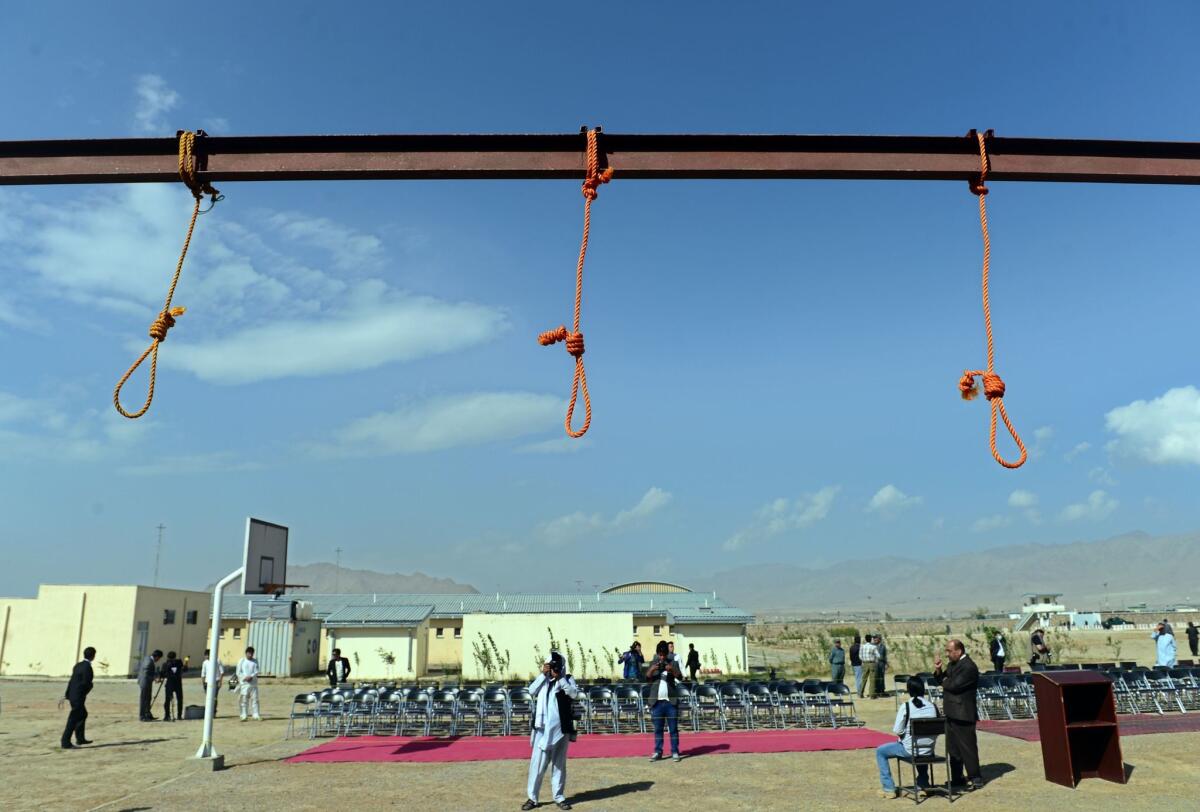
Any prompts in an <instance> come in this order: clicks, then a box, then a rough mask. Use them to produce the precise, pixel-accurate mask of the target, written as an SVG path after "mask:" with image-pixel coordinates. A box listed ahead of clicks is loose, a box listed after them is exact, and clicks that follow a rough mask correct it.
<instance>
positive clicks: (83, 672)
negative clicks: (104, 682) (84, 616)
mask: <svg viewBox="0 0 1200 812" xmlns="http://www.w3.org/2000/svg"><path fill="white" fill-rule="evenodd" d="M94 659H96V649H94V648H92V647H91V646H88V647H87V648H85V649H84V650H83V659H82V660H80V661H79V662H78V663H76V664H75V668H74V669H73V670H72V671H71V679H70V681H69V682H67V691H66V693H65V694H63V698H64V699H66V700H67V701H68V702H70V703H71V713H70V714H69V715H68V716H67V727H66V730H64V731H63V734H62V748H63V749H64V750H73V749H74V748H75V745H74V744H71V736H72V735H74V736H75V744H91V743H92V742H91V740H90V739H88V738H87V737H86V736H85V735H84V733H83V725H84V722H86V721H87V717H88V712H87V706H86V703H87V695H88V694H89V693H91V690H92V660H94Z"/></svg>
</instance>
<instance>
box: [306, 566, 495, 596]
mask: <svg viewBox="0 0 1200 812" xmlns="http://www.w3.org/2000/svg"><path fill="white" fill-rule="evenodd" d="M287 579H288V583H291V584H307V585H308V586H307V587H305V588H303V589H289V590H288V593H289V594H291V593H304V592H309V593H313V594H326V595H328V594H332V593H336V592H344V593H351V594H358V593H370V592H390V593H395V592H430V593H453V594H456V595H457V594H464V593H478V592H479V590H478V589H476V588H475V587H473V586H471V585H470V584H460V583H458V582H457V581H453V580H451V579H450V578H434V577H432V576H429V575H425V574H424V573H420V572H414V573H413V574H412V575H404V574H403V573H399V572H392V573H387V572H372V571H371V570H352V569H347V568H346V567H341V568H339V567H337V566H336V565H334V564H329V563H325V562H320V563H316V564H300V565H296V564H292V563H289V564H288V568H287Z"/></svg>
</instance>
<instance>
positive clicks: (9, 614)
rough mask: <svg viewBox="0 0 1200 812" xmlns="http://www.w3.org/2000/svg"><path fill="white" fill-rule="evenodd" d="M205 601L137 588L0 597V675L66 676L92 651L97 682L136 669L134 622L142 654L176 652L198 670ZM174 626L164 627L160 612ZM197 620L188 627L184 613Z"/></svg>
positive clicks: (70, 588) (49, 589)
mask: <svg viewBox="0 0 1200 812" xmlns="http://www.w3.org/2000/svg"><path fill="white" fill-rule="evenodd" d="M206 598H207V596H206V595H205V594H204V593H202V592H191V591H188V590H176V589H155V588H153V587H138V586H92V585H77V584H43V585H42V586H40V587H39V588H38V596H37V597H36V598H15V599H0V673H3V674H40V675H44V676H67V675H69V674H70V673H71V669H72V668H73V667H74V665H75V663H76V662H78V661H79V660H80V659H81V658H82V653H83V649H84V648H86V647H87V646H94V647H95V648H96V664H95V668H96V673H97V676H110V677H111V676H125V675H130V674H133V673H134V672H135V671H136V668H137V662H136V658H137V644H138V632H137V628H138V622H139V621H141V622H144V623H146V624H147V626H146V629H147V640H146V651H147V652H150V651H153V650H154V649H155V648H160V649H162V650H163V651H164V652H166V651H169V650H172V649H173V650H175V651H176V652H178V653H179V656H180V657H184V656H187V655H190V657H191V660H192V662H193V663H194V664H195V665H196V666H199V659H198V658H199V657H200V656H201V655H202V654H203V651H204V644H203V638H204V631H203V629H204V628H205V625H204V624H205V616H206V615H207V611H206V604H205V603H203V601H204V600H206ZM164 609H174V610H175V613H176V614H175V623H174V624H172V625H165V624H164V623H163V610H164ZM192 609H196V610H197V622H196V624H194V625H189V624H187V612H188V611H189V610H192Z"/></svg>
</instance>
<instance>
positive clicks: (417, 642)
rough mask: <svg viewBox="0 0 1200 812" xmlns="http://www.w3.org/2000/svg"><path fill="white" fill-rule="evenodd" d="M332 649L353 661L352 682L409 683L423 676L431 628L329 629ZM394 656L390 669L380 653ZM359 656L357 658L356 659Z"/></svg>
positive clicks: (422, 625) (351, 662) (423, 624)
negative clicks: (338, 649)
mask: <svg viewBox="0 0 1200 812" xmlns="http://www.w3.org/2000/svg"><path fill="white" fill-rule="evenodd" d="M326 632H327V635H328V637H329V647H330V649H333V648H340V649H341V650H342V656H343V657H345V658H347V659H348V660H350V680H351V682H356V681H358V680H406V679H415V678H417V677H419V676H423V675H424V673H425V667H426V662H427V657H428V650H429V646H428V634H429V629H428V624H427V623H422V624H421V625H420V626H417V627H407V628H405V627H374V626H372V627H362V628H358V627H345V628H333V629H326ZM380 649H383V650H384V651H387V652H391V654H392V655H393V656H394V657H395V658H396V662H395V664H393V665H392V666H390V667H389V666H388V664H387V663H386V662H384V660H383V659H382V658H381V657H380V656H379V650H380ZM355 655H357V658H356V657H355Z"/></svg>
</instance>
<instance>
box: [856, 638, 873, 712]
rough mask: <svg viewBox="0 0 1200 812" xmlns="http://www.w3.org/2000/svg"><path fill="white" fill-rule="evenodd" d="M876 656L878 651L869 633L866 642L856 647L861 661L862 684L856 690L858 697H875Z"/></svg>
mask: <svg viewBox="0 0 1200 812" xmlns="http://www.w3.org/2000/svg"><path fill="white" fill-rule="evenodd" d="M877 656H878V652H876V651H875V644H874V643H872V642H871V635H867V642H865V643H863V644H862V645H861V646H860V647H859V649H858V659H859V660H861V661H862V686H861V687H860V688H859V690H858V696H859V698H860V699H874V698H875V658H876V657H877Z"/></svg>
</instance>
